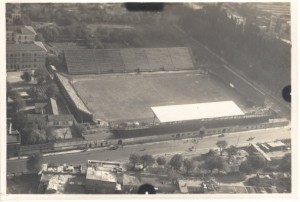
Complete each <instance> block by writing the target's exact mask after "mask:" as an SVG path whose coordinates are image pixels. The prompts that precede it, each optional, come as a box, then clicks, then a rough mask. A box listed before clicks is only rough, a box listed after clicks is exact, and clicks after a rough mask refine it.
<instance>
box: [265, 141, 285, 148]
mask: <svg viewBox="0 0 300 202" xmlns="http://www.w3.org/2000/svg"><path fill="white" fill-rule="evenodd" d="M267 145H268V146H269V147H271V148H274V147H284V146H286V144H284V143H283V142H281V141H277V142H268V143H267Z"/></svg>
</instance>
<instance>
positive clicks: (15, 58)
mask: <svg viewBox="0 0 300 202" xmlns="http://www.w3.org/2000/svg"><path fill="white" fill-rule="evenodd" d="M46 52H47V49H46V48H45V46H44V45H43V43H42V42H33V43H28V44H7V47H6V71H8V72H9V71H30V70H35V69H38V68H45V61H46Z"/></svg>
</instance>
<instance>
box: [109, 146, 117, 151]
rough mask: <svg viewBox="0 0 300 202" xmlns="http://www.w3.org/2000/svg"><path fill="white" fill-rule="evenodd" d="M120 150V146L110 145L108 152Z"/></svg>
mask: <svg viewBox="0 0 300 202" xmlns="http://www.w3.org/2000/svg"><path fill="white" fill-rule="evenodd" d="M116 149H118V146H117V145H110V146H109V148H108V150H116Z"/></svg>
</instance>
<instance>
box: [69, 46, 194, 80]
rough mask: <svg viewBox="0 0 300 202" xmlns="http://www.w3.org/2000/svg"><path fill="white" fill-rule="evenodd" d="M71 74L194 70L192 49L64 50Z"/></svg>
mask: <svg viewBox="0 0 300 202" xmlns="http://www.w3.org/2000/svg"><path fill="white" fill-rule="evenodd" d="M64 56H65V62H66V66H67V70H68V73H69V74H101V73H113V72H118V73H121V72H137V71H141V72H143V71H145V72H146V71H162V70H166V71H172V70H173V71H175V70H188V69H194V68H195V67H194V61H193V58H192V54H191V50H190V49H189V48H187V47H176V48H125V49H95V50H94V49H80V50H76V49H68V50H64Z"/></svg>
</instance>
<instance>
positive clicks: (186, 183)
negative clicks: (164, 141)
mask: <svg viewBox="0 0 300 202" xmlns="http://www.w3.org/2000/svg"><path fill="white" fill-rule="evenodd" d="M178 186H179V190H180V192H181V193H189V190H188V187H194V188H200V187H201V186H202V181H201V180H178Z"/></svg>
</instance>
